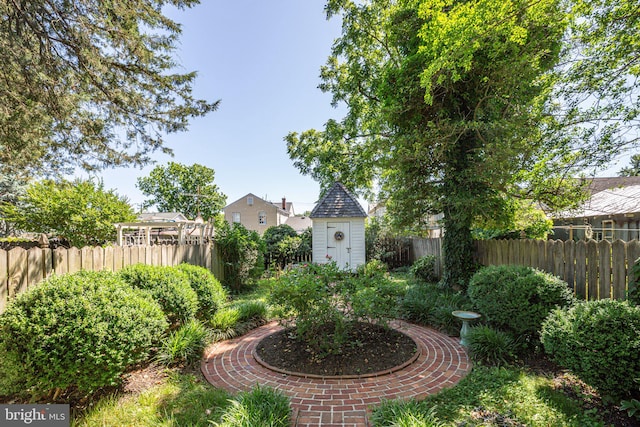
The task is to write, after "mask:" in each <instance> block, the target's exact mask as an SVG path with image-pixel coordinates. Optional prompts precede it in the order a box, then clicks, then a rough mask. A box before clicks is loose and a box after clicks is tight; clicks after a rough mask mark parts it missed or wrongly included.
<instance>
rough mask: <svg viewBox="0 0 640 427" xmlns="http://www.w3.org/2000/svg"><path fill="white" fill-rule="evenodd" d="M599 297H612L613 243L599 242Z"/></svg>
mask: <svg viewBox="0 0 640 427" xmlns="http://www.w3.org/2000/svg"><path fill="white" fill-rule="evenodd" d="M598 258H599V259H598V299H605V298H611V243H609V242H608V241H606V240H602V241H600V242H598Z"/></svg>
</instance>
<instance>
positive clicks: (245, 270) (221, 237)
mask: <svg viewBox="0 0 640 427" xmlns="http://www.w3.org/2000/svg"><path fill="white" fill-rule="evenodd" d="M216 243H217V244H218V247H219V249H220V256H221V258H222V262H223V263H224V284H225V285H226V286H227V287H228V288H229V289H231V290H232V291H233V292H239V291H240V290H242V288H244V287H246V286H248V285H250V284H252V283H253V282H254V281H255V280H256V279H258V278H260V276H261V275H262V272H263V271H264V252H265V245H264V241H263V240H262V239H261V238H260V235H259V234H258V233H256V232H255V231H249V230H247V229H246V228H245V227H244V226H243V225H242V224H240V223H234V224H233V225H232V226H231V225H229V223H228V222H226V221H222V222H221V223H220V225H219V227H218V229H217V232H216Z"/></svg>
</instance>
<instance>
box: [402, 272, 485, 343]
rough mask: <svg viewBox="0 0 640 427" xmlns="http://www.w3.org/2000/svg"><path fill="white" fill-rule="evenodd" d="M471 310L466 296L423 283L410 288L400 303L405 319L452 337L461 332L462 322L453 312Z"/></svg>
mask: <svg viewBox="0 0 640 427" xmlns="http://www.w3.org/2000/svg"><path fill="white" fill-rule="evenodd" d="M471 308H472V305H471V301H470V300H469V298H468V297H467V296H466V295H465V294H463V293H460V292H455V291H453V290H451V289H442V288H439V287H437V286H435V285H432V284H427V283H423V282H420V283H418V284H415V285H414V286H412V287H410V288H409V290H408V291H407V293H406V294H405V296H404V298H403V299H402V300H401V301H400V313H401V315H402V317H403V318H405V319H407V320H408V321H410V322H415V323H417V324H420V325H428V326H432V327H434V328H437V329H439V330H441V331H444V332H446V333H448V334H451V335H455V334H457V333H458V332H460V320H458V319H457V318H456V317H454V316H453V314H451V312H453V311H455V310H470V309H471Z"/></svg>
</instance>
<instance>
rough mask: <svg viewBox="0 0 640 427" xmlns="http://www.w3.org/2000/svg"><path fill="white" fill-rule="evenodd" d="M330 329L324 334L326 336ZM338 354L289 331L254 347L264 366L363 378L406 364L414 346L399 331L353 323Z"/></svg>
mask: <svg viewBox="0 0 640 427" xmlns="http://www.w3.org/2000/svg"><path fill="white" fill-rule="evenodd" d="M329 331H330V327H329V329H328V331H327V333H326V334H327V335H330V332H329ZM345 342H346V344H345V345H344V346H342V348H341V349H340V352H339V353H330V352H326V351H322V350H321V349H319V348H317V347H315V346H312V345H310V344H309V343H306V342H304V341H302V340H297V339H296V337H295V333H294V330H293V329H283V330H281V331H278V332H275V333H273V334H271V335H268V336H267V337H265V338H263V339H262V341H261V342H260V343H259V344H258V345H257V347H256V353H257V355H258V357H260V358H261V359H262V360H263V361H264V362H265V363H267V364H269V365H271V366H273V367H275V368H278V369H282V370H286V371H289V372H296V373H302V374H312V375H323V376H334V375H336V376H337V375H349V376H351V375H367V374H373V373H377V372H383V371H387V370H389V369H393V368H395V367H397V366H400V365H402V364H404V363H405V362H407V361H409V360H410V359H411V358H412V357H413V356H414V355H415V353H416V350H417V347H416V343H415V342H414V341H413V340H412V339H411V338H409V337H408V336H407V335H405V334H403V333H402V332H399V331H396V330H395V329H390V328H384V327H382V326H379V325H373V324H370V323H356V324H355V325H354V327H353V328H352V330H351V331H350V332H349V335H348V336H347V339H346V340H345Z"/></svg>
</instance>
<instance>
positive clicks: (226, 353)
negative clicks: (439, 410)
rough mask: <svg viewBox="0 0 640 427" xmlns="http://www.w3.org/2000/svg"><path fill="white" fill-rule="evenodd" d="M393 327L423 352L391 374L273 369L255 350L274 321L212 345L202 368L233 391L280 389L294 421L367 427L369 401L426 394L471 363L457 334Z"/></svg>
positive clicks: (457, 376) (454, 380)
mask: <svg viewBox="0 0 640 427" xmlns="http://www.w3.org/2000/svg"><path fill="white" fill-rule="evenodd" d="M394 327H395V328H396V329H398V330H400V331H402V332H404V333H405V334H407V335H409V336H410V337H411V338H413V339H414V341H415V342H416V343H417V344H418V347H419V349H420V356H419V357H418V358H417V359H416V361H415V362H413V363H412V364H410V365H408V366H406V367H405V368H403V369H401V370H399V371H396V372H393V373H391V374H385V375H380V376H377V377H369V378H360V379H339V378H337V379H336V378H335V377H334V378H331V379H319V378H304V377H297V376H291V375H285V374H281V373H278V372H274V371H271V370H269V369H267V368H265V367H263V366H261V365H260V364H258V363H257V362H256V361H255V359H254V358H253V351H254V349H255V347H256V345H257V344H258V343H259V342H260V340H261V339H262V338H263V337H265V336H267V335H269V334H271V333H273V332H275V331H277V330H279V329H280V326H278V324H277V323H275V322H274V323H270V324H268V325H265V326H263V327H261V328H257V329H254V330H253V331H251V332H249V333H248V334H247V335H244V336H242V337H239V338H235V339H232V340H228V341H222V342H219V343H216V344H214V345H213V346H211V347H210V348H209V349H207V351H206V353H205V358H204V360H203V362H202V372H203V373H204V375H205V377H206V378H207V380H208V381H209V382H210V383H211V384H213V385H214V386H216V387H220V388H224V389H226V390H229V391H231V392H234V393H235V392H238V391H247V390H250V389H251V388H252V387H253V386H255V385H256V384H261V385H265V386H269V387H273V388H276V389H279V390H280V391H282V392H283V393H285V394H286V395H287V396H289V398H290V399H291V407H292V409H293V423H294V425H295V426H300V427H302V426H307V427H311V426H323V427H329V426H336V427H337V426H341V427H349V426H352V427H356V426H357V427H366V426H368V425H369V423H368V421H367V418H368V414H369V412H368V411H369V408H370V406H372V405H376V404H378V403H380V402H381V401H382V400H388V399H396V398H416V399H422V398H424V397H426V396H428V395H430V394H433V393H436V392H438V391H440V390H442V389H443V388H445V387H451V386H453V385H455V384H456V383H457V382H458V381H460V379H461V378H462V377H464V376H465V375H466V374H467V373H468V372H469V370H470V368H471V365H470V363H469V359H468V357H467V354H466V352H465V351H464V349H463V348H462V347H461V346H460V345H459V344H458V339H456V338H451V337H448V336H446V335H443V334H441V333H439V332H437V331H434V330H433V329H429V328H425V327H422V326H416V325H412V324H408V323H404V322H396V323H395V324H394Z"/></svg>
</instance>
